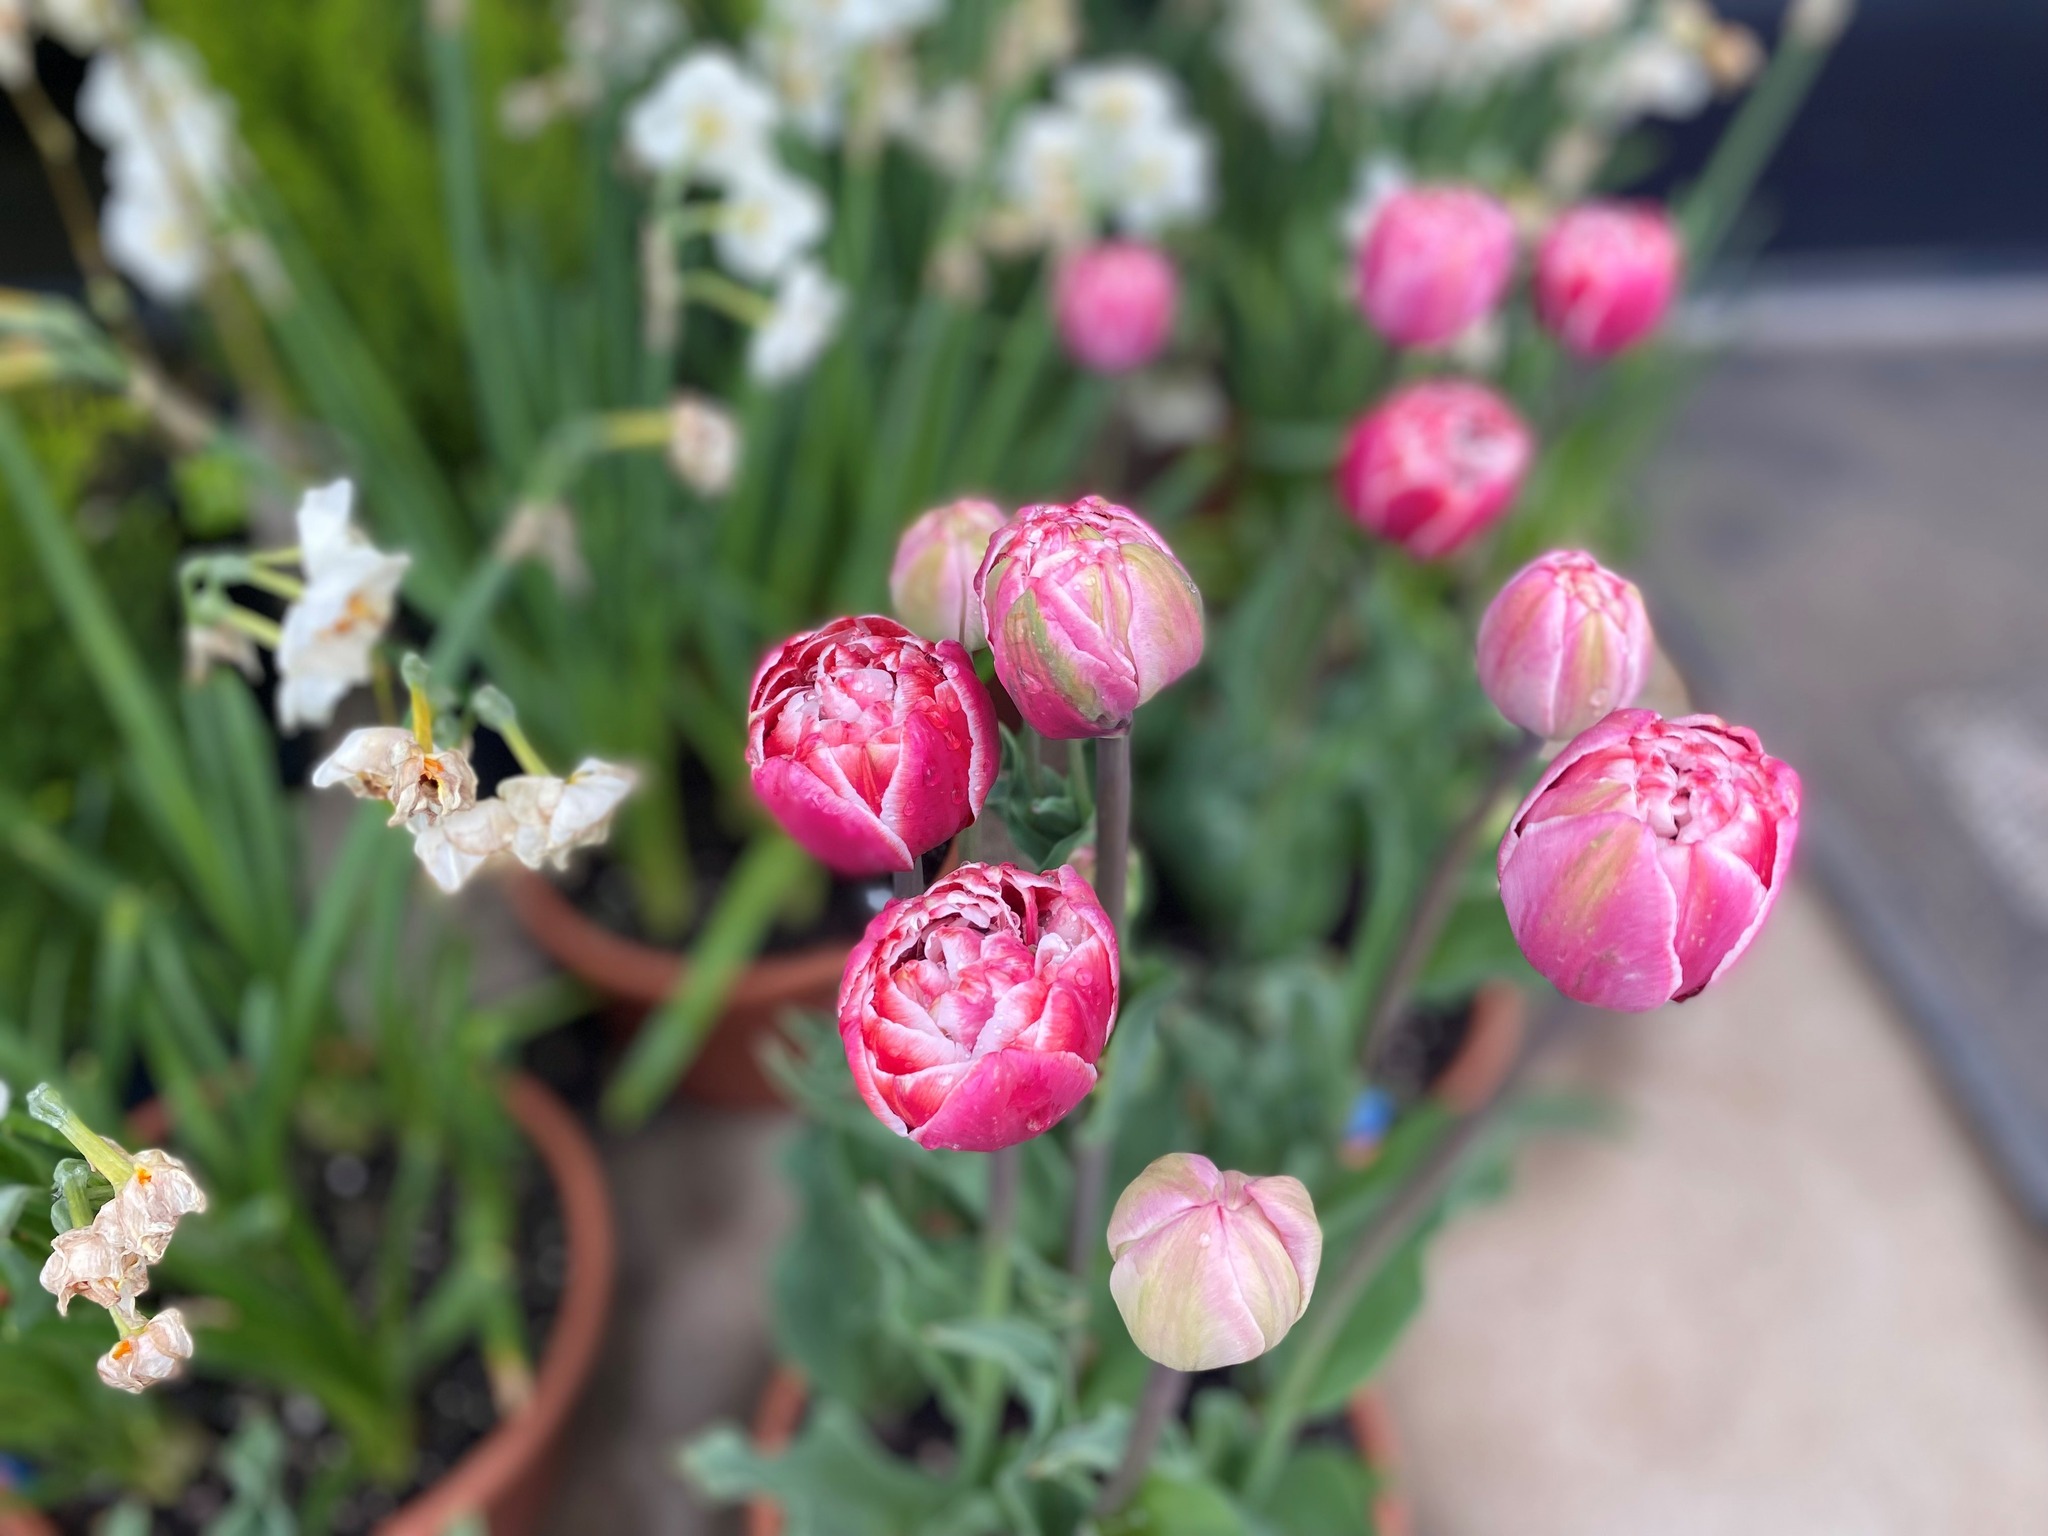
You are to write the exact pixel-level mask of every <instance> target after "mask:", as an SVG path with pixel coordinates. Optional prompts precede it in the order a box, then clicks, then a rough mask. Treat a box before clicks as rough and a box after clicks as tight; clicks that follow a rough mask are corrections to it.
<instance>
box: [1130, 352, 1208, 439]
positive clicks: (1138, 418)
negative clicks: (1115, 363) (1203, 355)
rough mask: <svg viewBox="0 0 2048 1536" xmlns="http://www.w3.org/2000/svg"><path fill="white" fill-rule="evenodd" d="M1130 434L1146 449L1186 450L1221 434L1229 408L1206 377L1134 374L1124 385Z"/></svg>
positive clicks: (1182, 374)
mask: <svg viewBox="0 0 2048 1536" xmlns="http://www.w3.org/2000/svg"><path fill="white" fill-rule="evenodd" d="M1123 405H1124V412H1125V414H1126V415H1128V416H1129V417H1130V419H1131V431H1132V433H1133V435H1135V436H1136V437H1137V439H1138V441H1139V442H1141V443H1143V444H1144V445H1145V446H1146V447H1148V448H1186V447H1189V446H1191V445H1193V444H1195V443H1206V442H1209V441H1211V440H1212V439H1214V438H1215V437H1216V436H1217V435H1218V434H1219V433H1220V432H1222V430H1223V423H1224V421H1225V419H1226V418H1227V417H1228V415H1229V412H1230V404H1229V402H1228V401H1227V400H1225V399H1224V396H1223V391H1222V389H1221V388H1219V387H1218V386H1217V383H1216V381H1215V380H1214V379H1213V378H1211V377H1210V376H1209V375H1208V374H1206V373H1198V372H1193V371H1184V372H1178V373H1155V372H1147V373H1139V374H1134V375H1132V376H1131V378H1129V379H1128V380H1127V381H1126V382H1125V384H1124V394H1123Z"/></svg>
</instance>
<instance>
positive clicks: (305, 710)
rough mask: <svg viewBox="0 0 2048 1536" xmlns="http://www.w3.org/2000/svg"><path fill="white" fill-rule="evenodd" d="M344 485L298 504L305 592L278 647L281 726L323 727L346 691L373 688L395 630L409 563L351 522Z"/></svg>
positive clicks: (288, 614) (350, 495)
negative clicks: (377, 659) (389, 633)
mask: <svg viewBox="0 0 2048 1536" xmlns="http://www.w3.org/2000/svg"><path fill="white" fill-rule="evenodd" d="M354 498H355V488H354V487H353V486H352V485H350V484H349V482H348V481H346V480H337V481H335V482H334V483H333V484H332V485H325V486H321V487H319V488H318V489H316V490H311V491H308V492H307V493H306V496H305V499H304V500H303V501H302V502H300V504H299V511H298V525H299V550H300V563H301V564H302V565H303V566H304V568H305V573H306V590H305V592H304V594H303V595H301V596H300V598H299V599H298V601H297V602H295V603H293V604H292V605H291V606H290V607H289V608H287V609H285V613H284V622H283V625H282V631H283V632H282V635H281V637H280V639H279V641H278V646H277V669H278V673H279V678H280V681H279V683H278V689H277V723H278V726H279V728H280V729H282V730H287V731H289V730H295V729H297V728H298V727H300V726H307V725H325V724H326V723H327V722H328V721H329V720H331V719H333V718H334V707H335V705H337V704H339V703H340V702H341V699H342V696H343V695H344V694H346V693H347V692H348V691H349V689H351V688H354V687H356V686H357V685H359V684H361V683H366V682H368V681H369V680H370V655H371V652H372V651H373V650H374V649H375V648H376V644H377V641H378V639H379V637H381V636H382V635H383V633H384V630H385V627H386V626H387V625H388V624H390V622H391V615H392V612H393V610H394V609H395V608H396V607H397V604H398V584H399V583H400V582H401V581H403V580H404V579H405V572H406V568H407V567H408V566H409V565H411V563H412V558H411V556H409V555H387V554H385V553H384V552H383V551H382V550H380V549H377V548H375V547H374V546H373V545H372V544H371V543H370V541H369V540H368V539H366V538H365V537H363V535H362V533H361V531H360V530H359V529H357V528H356V526H355V525H354V524H353V523H352V522H351V521H350V519H349V509H350V506H351V504H352V503H353V501H354Z"/></svg>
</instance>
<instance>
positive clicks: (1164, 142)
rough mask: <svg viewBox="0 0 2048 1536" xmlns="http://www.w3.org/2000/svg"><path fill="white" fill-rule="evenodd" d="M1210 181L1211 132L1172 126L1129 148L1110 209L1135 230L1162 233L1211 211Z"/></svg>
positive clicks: (1133, 232) (1128, 227) (1120, 222)
mask: <svg viewBox="0 0 2048 1536" xmlns="http://www.w3.org/2000/svg"><path fill="white" fill-rule="evenodd" d="M1211 179H1212V177H1211V169H1210V144H1209V136H1208V135H1207V134H1206V133H1204V132H1202V131H1201V130H1200V129H1198V128H1189V127H1181V126H1178V125H1175V126H1169V127H1167V128H1164V129H1161V130H1160V131H1158V132H1156V133H1153V134H1150V135H1148V136H1147V137H1146V138H1145V139H1143V140H1142V141H1141V142H1139V143H1137V144H1135V145H1132V146H1130V147H1129V148H1128V149H1127V150H1126V152H1125V155H1124V158H1123V162H1122V166H1121V171H1120V175H1119V178H1118V185H1117V187H1116V189H1115V191H1114V193H1113V195H1112V198H1111V207H1112V210H1113V212H1114V213H1115V215H1116V219H1117V222H1118V223H1119V224H1121V225H1122V226H1123V227H1124V228H1125V229H1126V230H1128V231H1129V232H1130V233H1132V234H1134V235H1152V234H1157V233H1158V232H1159V231H1160V230H1162V229H1165V228H1167V227H1168V226H1169V225H1173V224H1185V223H1188V222H1191V221H1192V220H1195V219H1199V218H1200V217H1201V216H1202V215H1203V214H1205V213H1207V212H1208V211H1209V196H1210V183H1211Z"/></svg>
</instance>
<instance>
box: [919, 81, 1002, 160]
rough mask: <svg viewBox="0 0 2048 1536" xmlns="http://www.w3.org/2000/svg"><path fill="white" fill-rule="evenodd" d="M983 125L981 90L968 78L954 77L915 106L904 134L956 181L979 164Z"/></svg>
mask: <svg viewBox="0 0 2048 1536" xmlns="http://www.w3.org/2000/svg"><path fill="white" fill-rule="evenodd" d="M986 124H987V108H986V107H985V106H984V104H983V102H982V99H981V92H980V91H978V90H976V89H975V87H974V86H973V84H972V83H970V82H969V81H966V80H955V81H954V82H952V83H951V84H950V85H945V86H942V87H940V88H939V90H937V91H936V92H934V93H933V94H932V95H931V96H930V97H929V98H928V99H927V100H926V101H925V102H924V104H923V105H922V106H920V107H919V108H918V110H917V114H916V118H915V120H914V121H913V122H912V123H911V124H910V126H909V128H908V129H907V130H906V137H908V139H909V140H910V143H911V146H912V147H913V148H914V149H916V150H917V152H918V153H919V154H921V155H923V156H924V158H925V159H926V160H927V161H929V162H930V163H931V165H932V166H933V167H934V168H935V169H937V170H939V171H942V172H943V173H945V174H946V175H948V176H951V177H953V178H955V179H956V180H957V179H958V178H960V177H963V176H965V175H967V174H968V173H969V172H971V171H972V170H973V169H974V168H975V167H976V166H978V165H979V164H981V155H982V150H983V149H984V148H985V147H986V144H987V126H986Z"/></svg>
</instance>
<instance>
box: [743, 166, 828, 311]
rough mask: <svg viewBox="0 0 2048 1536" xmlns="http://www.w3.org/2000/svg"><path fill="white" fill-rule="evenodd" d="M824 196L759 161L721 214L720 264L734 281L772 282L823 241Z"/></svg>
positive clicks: (803, 181)
mask: <svg viewBox="0 0 2048 1536" xmlns="http://www.w3.org/2000/svg"><path fill="white" fill-rule="evenodd" d="M826 221H827V213H826V208H825V195H824V194H823V193H822V192H820V191H819V190H818V189H817V188H816V187H814V186H812V185H811V184H810V183H809V182H808V181H805V180H804V179H803V178H802V177H800V176H792V175H791V174H790V173H789V172H788V171H785V170H784V169H783V168H782V167H781V166H779V165H776V164H775V163H773V162H772V161H765V160H764V161H762V162H761V163H760V164H759V165H756V166H752V167H750V168H748V169H747V170H745V171H742V172H741V173H740V174H739V175H737V176H735V177H734V178H733V180H732V184H731V186H730V187H729V188H728V189H727V192H726V196H725V201H724V203H723V204H722V205H721V207H720V209H719V221H718V259H719V260H720V261H721V262H723V263H724V264H725V266H726V267H727V269H728V270H730V271H731V272H732V273H733V274H734V275H735V276H738V277H743V278H745V279H746V280H747V281H749V282H754V283H772V282H774V281H775V279H777V278H778V277H780V276H782V274H783V273H784V272H786V271H788V270H789V266H790V263H792V262H794V261H795V260H796V259H797V258H798V257H800V256H802V255H804V254H805V253H807V252H808V251H809V250H810V249H811V248H812V247H813V246H815V245H816V244H817V243H818V242H819V240H821V239H823V238H824V235H825V226H826Z"/></svg>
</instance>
